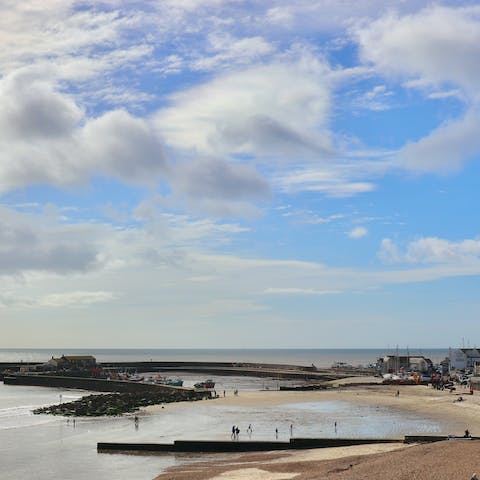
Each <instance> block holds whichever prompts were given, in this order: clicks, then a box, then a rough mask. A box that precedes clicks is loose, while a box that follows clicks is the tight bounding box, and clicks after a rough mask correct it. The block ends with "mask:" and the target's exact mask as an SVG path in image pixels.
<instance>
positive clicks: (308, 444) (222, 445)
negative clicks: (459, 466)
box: [97, 435, 480, 453]
mask: <svg viewBox="0 0 480 480" xmlns="http://www.w3.org/2000/svg"><path fill="white" fill-rule="evenodd" d="M445 440H459V441H463V440H466V441H468V440H480V437H471V438H464V437H451V436H450V437H447V436H435V435H432V436H428V435H407V436H405V437H404V438H291V439H290V441H288V442H284V441H283V442H280V441H275V442H270V441H233V440H232V441H219V440H176V441H175V442H173V443H112V442H110V443H109V442H99V443H97V451H98V452H100V453H109V452H116V453H118V452H125V453H129V452H151V453H155V452H171V453H175V452H176V453H235V452H268V451H273V450H306V449H312V448H332V447H350V446H356V445H372V444H380V443H406V444H412V443H434V442H440V441H445Z"/></svg>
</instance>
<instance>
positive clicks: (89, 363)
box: [48, 355, 97, 370]
mask: <svg viewBox="0 0 480 480" xmlns="http://www.w3.org/2000/svg"><path fill="white" fill-rule="evenodd" d="M48 365H49V366H50V367H53V368H55V369H57V370H85V369H89V368H94V367H96V365H97V360H96V358H95V357H92V356H91V355H62V356H61V357H59V358H54V357H52V358H51V359H50V360H49V361H48Z"/></svg>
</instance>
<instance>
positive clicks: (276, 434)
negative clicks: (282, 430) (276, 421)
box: [275, 428, 278, 440]
mask: <svg viewBox="0 0 480 480" xmlns="http://www.w3.org/2000/svg"><path fill="white" fill-rule="evenodd" d="M275 438H276V439H277V440H278V428H276V429H275Z"/></svg>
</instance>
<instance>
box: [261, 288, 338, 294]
mask: <svg viewBox="0 0 480 480" xmlns="http://www.w3.org/2000/svg"><path fill="white" fill-rule="evenodd" d="M264 293H265V294H266V295H337V294H339V293H341V292H340V291H339V290H315V289H313V288H293V287H291V288H288V287H284V288H267V289H265V291H264Z"/></svg>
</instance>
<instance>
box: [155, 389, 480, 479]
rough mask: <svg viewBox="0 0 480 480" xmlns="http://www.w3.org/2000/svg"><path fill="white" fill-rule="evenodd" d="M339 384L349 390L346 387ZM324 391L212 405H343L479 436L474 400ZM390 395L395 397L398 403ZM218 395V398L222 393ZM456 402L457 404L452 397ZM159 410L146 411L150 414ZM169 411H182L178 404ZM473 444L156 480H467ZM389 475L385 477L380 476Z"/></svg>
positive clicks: (479, 464)
mask: <svg viewBox="0 0 480 480" xmlns="http://www.w3.org/2000/svg"><path fill="white" fill-rule="evenodd" d="M343 383H349V382H348V380H345V381H344V382H343ZM337 385H338V388H335V389H332V390H326V391H305V392H302V391H261V392H240V393H239V395H238V396H235V395H233V394H232V393H231V392H227V395H226V397H223V396H222V397H221V398H218V399H216V400H214V401H215V402H218V403H217V404H218V405H227V406H236V407H241V406H245V407H251V406H264V407H268V406H272V407H274V406H278V405H283V404H291V403H301V402H320V401H332V400H336V401H345V402H350V403H357V402H358V403H363V404H370V405H377V406H382V407H389V408H394V409H395V410H403V411H405V412H406V413H407V412H415V413H416V414H419V415H424V416H426V417H428V418H436V419H438V420H439V421H441V423H442V425H443V428H444V429H445V431H444V432H443V433H444V434H452V435H457V436H461V435H463V433H464V431H465V429H467V428H468V430H469V431H470V432H471V434H472V435H473V436H477V435H478V436H480V395H479V394H474V395H469V394H468V393H469V392H468V390H466V389H465V390H464V389H457V390H456V391H454V392H449V391H439V390H434V389H433V388H431V387H426V386H398V387H397V386H384V385H358V386H349V387H344V386H342V382H337ZM397 390H398V391H399V392H400V394H399V395H397V394H396V393H397ZM222 394H223V392H222ZM460 396H461V397H462V399H463V401H458V399H459V397H460ZM158 408H161V407H157V406H154V407H148V409H147V411H155V410H156V409H158ZM174 408H177V409H182V408H185V406H184V405H182V404H177V405H175V406H174ZM479 454H480V441H475V440H455V441H448V442H440V443H436V444H430V445H414V446H405V445H403V444H379V445H362V446H354V447H339V448H329V449H314V450H305V451H294V452H292V451H288V452H270V453H269V452H266V453H257V454H246V455H232V457H231V458H230V459H229V460H225V459H224V458H223V459H222V460H217V459H216V458H215V457H210V459H209V460H208V461H206V462H201V463H196V464H190V465H188V466H185V465H183V466H182V465H180V466H177V467H174V468H172V469H170V470H169V471H167V472H166V473H164V474H162V475H160V476H159V477H157V478H158V480H166V479H169V480H187V479H197V480H207V479H209V480H223V479H231V480H240V479H252V480H283V479H290V478H295V479H299V480H303V479H313V478H316V479H317V478H332V479H343V478H345V479H346V478H349V479H351V478H355V479H363V478H369V479H377V478H378V479H382V480H384V479H385V478H391V479H409V480H411V479H416V480H427V479H429V480H430V479H433V478H435V479H436V480H437V479H452V480H453V479H455V480H458V479H461V478H465V479H470V478H471V476H472V475H473V473H475V472H476V471H477V470H478V472H480V455H479ZM387 472H388V473H387Z"/></svg>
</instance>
